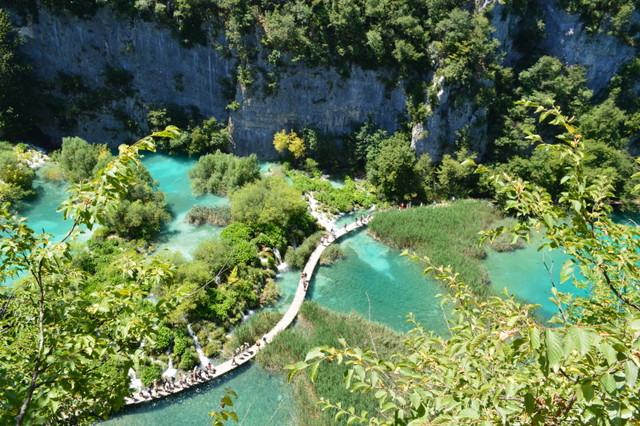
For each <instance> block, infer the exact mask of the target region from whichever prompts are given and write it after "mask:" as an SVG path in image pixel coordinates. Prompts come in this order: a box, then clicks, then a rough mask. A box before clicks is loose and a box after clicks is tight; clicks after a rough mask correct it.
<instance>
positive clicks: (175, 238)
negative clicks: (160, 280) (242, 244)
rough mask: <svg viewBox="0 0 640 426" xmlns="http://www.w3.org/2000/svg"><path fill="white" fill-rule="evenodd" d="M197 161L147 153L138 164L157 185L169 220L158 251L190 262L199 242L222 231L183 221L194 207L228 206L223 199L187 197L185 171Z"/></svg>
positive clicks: (187, 188) (225, 199)
mask: <svg viewBox="0 0 640 426" xmlns="http://www.w3.org/2000/svg"><path fill="white" fill-rule="evenodd" d="M196 161H197V159H196V158H189V157H181V156H169V155H167V154H162V153H147V154H145V156H144V158H143V159H142V162H143V163H144V165H145V167H146V168H147V170H149V173H151V176H153V178H154V179H156V180H157V181H158V184H159V186H158V188H159V189H160V190H161V191H164V193H165V195H166V198H165V199H166V201H167V204H168V206H169V209H170V210H171V214H172V215H173V219H172V220H171V222H169V223H168V224H167V226H166V229H165V230H164V231H163V232H162V234H161V235H160V238H158V243H159V244H158V249H160V250H162V249H169V250H172V251H178V252H180V253H182V254H183V255H184V256H185V257H187V258H190V257H191V252H192V251H193V249H195V248H196V247H197V245H198V243H199V242H200V241H203V240H206V239H209V238H212V237H215V236H217V235H219V234H220V232H221V231H222V229H223V228H222V227H219V226H212V225H206V224H205V225H200V226H194V225H191V224H189V223H187V222H185V220H184V218H185V216H186V215H187V213H188V212H189V209H191V206H193V205H194V204H204V205H208V206H220V205H225V204H228V203H229V199H228V198H226V197H218V196H216V195H211V194H207V195H203V196H200V197H196V196H195V195H193V194H192V193H191V182H190V180H189V177H188V174H187V173H188V171H189V169H191V168H192V167H193V166H194V165H195V163H196Z"/></svg>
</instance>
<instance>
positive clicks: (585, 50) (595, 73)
mask: <svg viewBox="0 0 640 426" xmlns="http://www.w3.org/2000/svg"><path fill="white" fill-rule="evenodd" d="M540 4H541V7H542V10H543V16H544V23H545V33H546V35H547V37H546V38H545V42H544V45H543V48H544V50H545V51H546V52H547V54H548V55H549V56H556V57H558V58H559V59H560V60H561V61H563V62H565V63H567V64H569V65H575V64H578V65H582V66H584V67H585V68H586V79H587V86H588V87H589V89H591V90H593V91H594V93H598V92H600V91H602V89H604V88H605V86H606V85H607V83H608V82H609V80H611V77H613V75H614V74H616V72H618V69H619V68H620V66H622V65H624V64H625V63H626V62H628V61H629V60H630V59H632V58H633V57H634V56H635V55H636V53H635V49H634V48H633V47H631V46H629V45H627V44H625V43H624V42H622V41H621V40H619V39H618V38H616V37H614V36H612V35H608V34H604V33H599V34H595V35H590V34H588V33H587V30H586V29H585V28H584V24H583V23H582V22H581V21H580V20H579V17H578V16H577V15H570V14H568V13H567V12H565V11H564V10H562V9H561V8H560V7H559V6H558V4H557V2H556V1H549V2H544V1H543V2H540ZM636 18H637V17H636Z"/></svg>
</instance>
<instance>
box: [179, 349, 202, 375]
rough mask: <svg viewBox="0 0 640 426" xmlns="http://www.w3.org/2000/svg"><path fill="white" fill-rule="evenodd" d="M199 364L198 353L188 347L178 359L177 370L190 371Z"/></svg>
mask: <svg viewBox="0 0 640 426" xmlns="http://www.w3.org/2000/svg"><path fill="white" fill-rule="evenodd" d="M199 364H200V357H199V356H198V353H197V352H196V350H195V349H194V348H192V347H190V348H189V349H187V351H186V352H185V353H183V354H182V356H181V357H180V364H179V365H178V368H180V369H181V370H191V369H192V368H193V367H195V366H196V365H199Z"/></svg>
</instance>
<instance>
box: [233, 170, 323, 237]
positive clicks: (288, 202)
mask: <svg viewBox="0 0 640 426" xmlns="http://www.w3.org/2000/svg"><path fill="white" fill-rule="evenodd" d="M231 215H232V216H233V219H234V220H235V221H237V222H242V223H246V224H247V225H248V226H250V227H251V228H254V229H255V230H258V231H262V232H265V233H266V234H267V235H271V234H276V235H277V234H280V233H283V234H284V235H287V234H289V236H290V237H291V236H292V235H294V234H295V233H296V231H300V232H302V233H303V234H305V235H306V234H308V233H309V231H310V230H312V228H313V225H314V224H315V220H314V219H313V218H311V217H310V216H309V214H308V213H307V204H306V203H305V202H304V200H303V199H302V194H301V193H300V192H299V191H298V190H296V189H295V188H293V187H291V186H290V185H289V184H287V182H286V181H285V180H284V179H283V178H281V177H267V178H263V179H261V180H259V181H257V182H254V183H250V184H248V185H246V186H244V187H243V188H241V189H239V190H238V191H236V192H234V193H233V194H232V195H231ZM292 233H293V234H292Z"/></svg>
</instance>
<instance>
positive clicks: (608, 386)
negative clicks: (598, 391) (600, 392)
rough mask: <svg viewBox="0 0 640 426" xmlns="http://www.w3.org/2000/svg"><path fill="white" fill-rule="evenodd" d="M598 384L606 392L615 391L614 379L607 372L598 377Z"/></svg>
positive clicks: (611, 392)
mask: <svg viewBox="0 0 640 426" xmlns="http://www.w3.org/2000/svg"><path fill="white" fill-rule="evenodd" d="M600 384H601V385H602V388H603V389H604V390H605V392H607V393H608V394H613V393H614V392H615V391H616V380H615V378H614V377H613V376H612V375H611V374H609V373H604V374H603V375H602V377H600Z"/></svg>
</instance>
